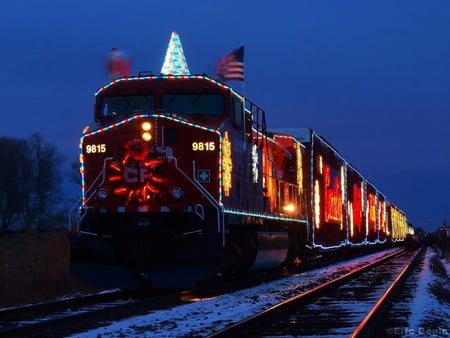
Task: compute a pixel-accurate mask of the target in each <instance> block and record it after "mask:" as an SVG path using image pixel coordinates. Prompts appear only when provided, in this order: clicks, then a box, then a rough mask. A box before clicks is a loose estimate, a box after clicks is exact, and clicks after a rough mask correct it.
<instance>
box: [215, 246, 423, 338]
mask: <svg viewBox="0 0 450 338" xmlns="http://www.w3.org/2000/svg"><path fill="white" fill-rule="evenodd" d="M421 254H422V250H421V251H417V252H411V251H400V252H396V253H394V254H391V255H389V256H387V257H384V258H382V259H380V260H378V261H376V262H373V263H371V264H368V265H366V266H364V267H361V268H359V269H357V270H354V271H351V272H349V273H347V274H345V275H343V276H341V277H338V278H336V279H333V280H330V281H329V282H326V283H324V284H322V285H320V286H317V287H315V288H313V289H310V290H308V291H306V292H303V293H301V294H299V295H296V296H293V297H291V298H289V299H287V300H285V301H283V302H282V303H280V304H277V305H275V306H272V307H270V308H269V309H266V310H264V311H262V312H260V313H257V314H255V315H252V316H251V317H248V318H246V319H244V320H241V321H239V322H237V323H234V324H232V325H229V326H227V327H225V328H224V329H222V330H220V331H218V332H215V333H212V334H210V335H209V336H208V337H210V338H212V337H262V336H271V337H273V336H289V335H293V336H336V335H339V336H347V337H348V336H351V337H369V336H371V335H372V334H373V330H374V329H375V327H376V325H377V323H378V321H379V320H380V318H381V317H382V316H383V314H384V311H386V309H387V306H388V305H389V303H390V301H391V300H392V298H393V297H394V295H395V294H396V292H397V291H398V290H399V288H400V287H401V285H402V283H403V282H404V281H405V279H406V277H407V275H408V273H409V272H410V271H411V269H412V268H413V267H414V266H415V264H416V263H417V261H418V260H419V259H420V257H422V256H423V255H421ZM379 329H380V328H378V330H379Z"/></svg>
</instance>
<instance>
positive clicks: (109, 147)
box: [79, 75, 406, 285]
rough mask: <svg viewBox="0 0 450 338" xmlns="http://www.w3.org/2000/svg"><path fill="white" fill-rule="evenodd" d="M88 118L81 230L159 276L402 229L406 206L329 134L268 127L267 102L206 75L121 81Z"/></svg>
mask: <svg viewBox="0 0 450 338" xmlns="http://www.w3.org/2000/svg"><path fill="white" fill-rule="evenodd" d="M95 121H96V122H97V124H98V129H96V130H93V131H87V132H85V133H84V135H83V136H82V138H81V142H80V150H81V156H80V162H81V173H82V192H83V201H82V206H81V223H80V229H79V230H80V231H79V234H80V236H83V237H84V238H92V239H95V240H96V241H101V243H102V245H103V244H105V243H106V244H107V247H108V250H110V251H108V252H109V256H110V258H112V259H115V260H117V261H121V262H124V263H126V264H129V265H132V266H133V267H134V268H135V269H137V270H139V271H146V272H148V273H149V276H150V278H152V279H153V280H154V282H155V284H156V285H158V277H157V276H159V275H161V274H162V275H164V274H165V275H170V276H175V275H174V273H176V272H180V271H182V269H186V270H183V271H189V268H188V267H189V266H196V269H195V271H198V270H197V268H198V267H201V268H202V271H204V272H205V273H204V276H207V275H211V274H216V273H227V272H234V271H242V270H248V269H266V268H272V267H277V266H279V265H280V264H282V263H283V262H293V261H298V259H303V258H304V257H305V256H307V255H310V254H312V253H316V252H318V251H326V250H336V249H339V248H341V247H351V246H362V245H369V244H380V243H386V242H389V241H390V239H391V238H394V239H395V240H401V239H403V238H404V237H405V235H406V230H405V229H406V217H405V216H404V214H403V213H401V212H400V211H398V209H396V208H394V207H393V206H390V204H389V203H388V201H387V200H386V198H385V196H384V195H383V194H381V192H379V191H378V190H377V189H376V188H375V186H374V185H372V184H371V183H370V182H368V181H367V180H366V179H365V178H364V177H363V176H362V175H361V174H360V173H359V172H358V171H357V170H356V169H355V168H354V167H353V166H351V165H350V164H349V163H348V162H347V161H346V160H345V159H344V158H343V157H341V156H340V155H339V153H338V152H337V151H336V150H335V149H334V148H333V147H332V146H331V145H330V144H329V143H328V142H327V141H326V140H325V139H323V138H322V137H320V136H319V135H317V134H316V133H315V132H314V131H311V130H309V129H303V130H300V129H296V130H293V131H288V130H287V131H283V132H277V131H269V130H267V128H266V119H265V114H264V111H263V110H262V109H260V108H259V107H257V106H256V105H255V104H253V103H252V102H250V101H249V100H247V99H244V98H243V97H242V96H241V95H239V94H238V93H237V92H236V91H234V90H233V89H232V88H230V87H228V86H226V85H224V84H223V83H221V82H218V81H216V80H214V79H212V78H210V77H208V76H206V75H177V76H175V75H159V76H153V75H152V76H136V77H125V78H120V79H116V80H114V81H112V82H111V83H109V84H108V85H106V86H104V87H102V88H100V89H99V90H98V91H97V93H96V101H95ZM388 211H389V212H388ZM392 236H394V237H392ZM191 271H193V270H191ZM188 277H190V273H189V272H187V273H185V272H182V273H181V274H180V277H175V278H180V279H184V278H188ZM197 278H198V277H197V276H196V277H195V279H197ZM161 283H164V282H161Z"/></svg>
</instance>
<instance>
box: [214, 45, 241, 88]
mask: <svg viewBox="0 0 450 338" xmlns="http://www.w3.org/2000/svg"><path fill="white" fill-rule="evenodd" d="M216 74H217V76H218V77H219V78H220V79H221V80H222V81H227V80H236V81H244V46H241V47H239V48H237V49H236V50H234V51H232V52H231V53H229V54H227V55H225V56H224V57H222V58H221V59H220V60H219V61H218V62H217V65H216Z"/></svg>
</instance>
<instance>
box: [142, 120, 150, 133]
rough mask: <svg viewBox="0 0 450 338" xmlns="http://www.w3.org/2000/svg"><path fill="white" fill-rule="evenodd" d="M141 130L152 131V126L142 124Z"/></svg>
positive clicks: (146, 123) (145, 123) (147, 123)
mask: <svg viewBox="0 0 450 338" xmlns="http://www.w3.org/2000/svg"><path fill="white" fill-rule="evenodd" d="M141 128H142V130H143V131H150V129H152V125H151V123H150V122H143V123H142V124H141Z"/></svg>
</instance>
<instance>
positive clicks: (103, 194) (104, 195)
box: [97, 189, 108, 201]
mask: <svg viewBox="0 0 450 338" xmlns="http://www.w3.org/2000/svg"><path fill="white" fill-rule="evenodd" d="M107 197H108V193H107V192H106V190H105V189H99V190H98V191H97V198H98V199H99V200H102V201H104V200H105V199H106V198H107Z"/></svg>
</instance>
